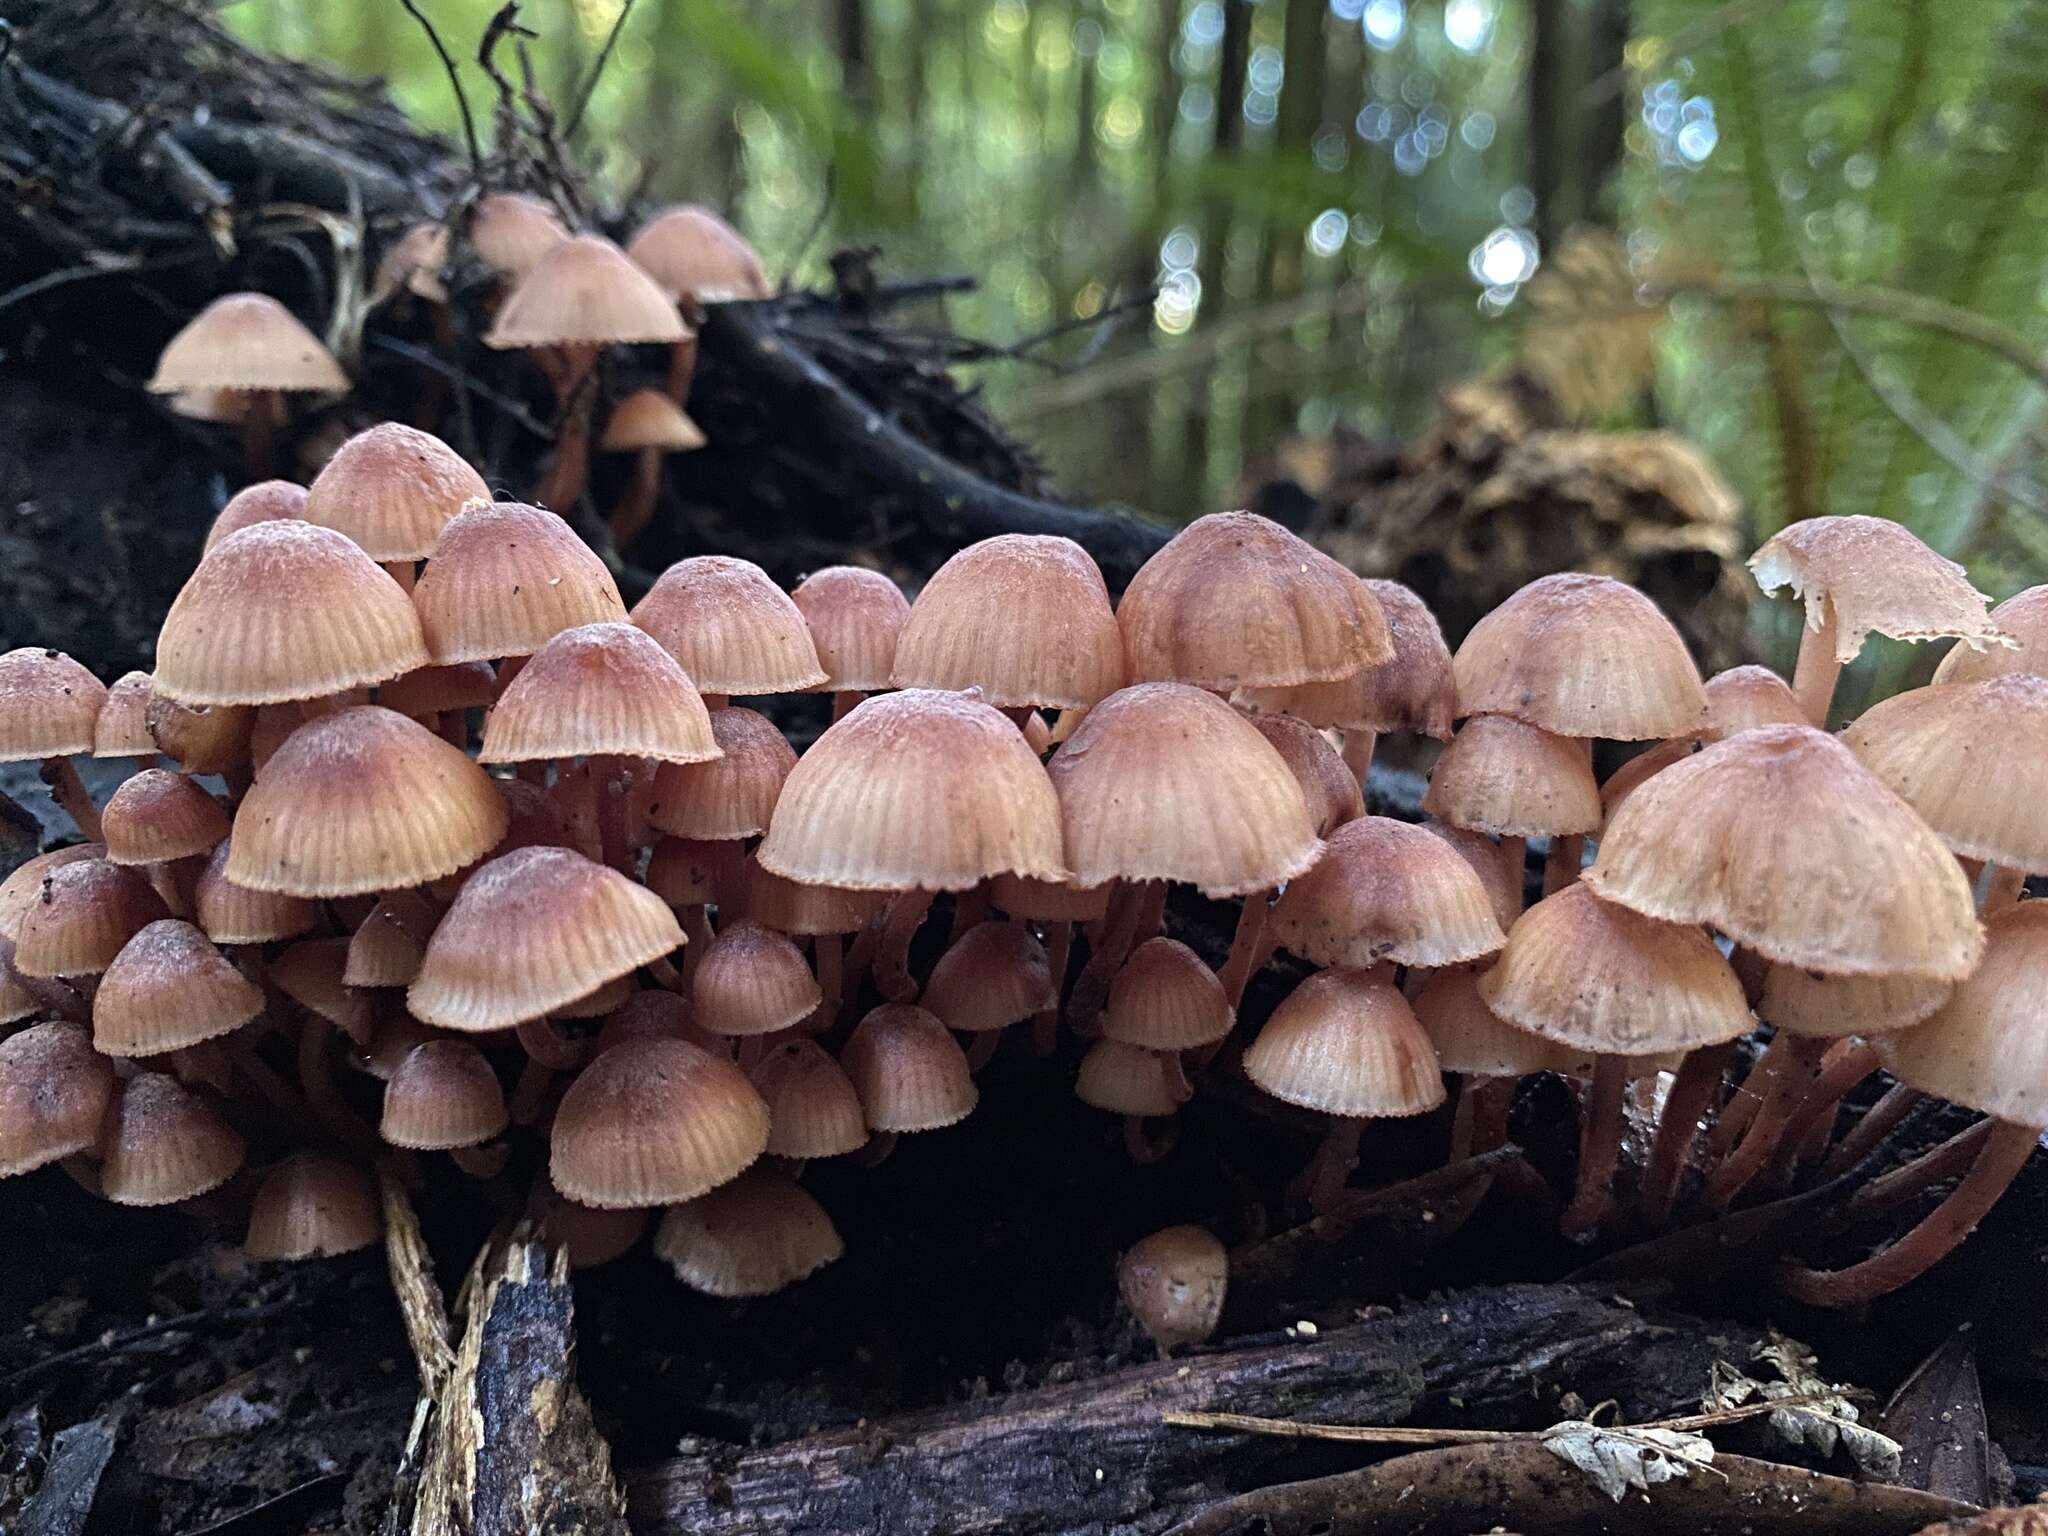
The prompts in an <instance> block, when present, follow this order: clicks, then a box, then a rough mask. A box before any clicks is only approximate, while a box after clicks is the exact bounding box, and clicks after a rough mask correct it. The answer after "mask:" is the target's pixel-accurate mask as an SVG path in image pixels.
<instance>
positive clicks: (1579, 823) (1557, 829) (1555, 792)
mask: <svg viewBox="0 0 2048 1536" xmlns="http://www.w3.org/2000/svg"><path fill="white" fill-rule="evenodd" d="M1422 808H1423V809H1424V810H1425V811H1427V812H1429V814H1430V815H1432V816H1437V817H1441V818H1442V819H1443V820H1445V821H1447V822H1449V823H1450V824H1451V825H1452V826H1454V827H1470V828H1474V829H1476V830H1478V831H1481V832H1490V833H1493V834H1494V835H1495V836H1497V837H1558V836H1572V835H1574V834H1577V833H1581V832H1596V831H1598V830H1599V828H1600V786H1599V785H1598V784H1596V783H1595V782H1594V780H1593V764H1592V761H1591V760H1590V759H1589V758H1588V756H1587V754H1586V744H1585V743H1584V742H1582V741H1572V740H1569V739H1567V738H1565V737H1563V736H1554V735H1552V734H1551V733H1550V732H1549V731H1546V730H1542V729H1540V728H1539V727H1537V726H1533V725H1530V724H1528V723H1527V722H1526V721H1522V720H1517V719H1515V718H1514V717H1513V716H1512V715H1474V716H1473V717H1472V718H1471V719H1469V720H1467V721H1466V722H1465V723H1464V725H1463V726H1461V727H1460V728H1459V730H1458V734H1457V735H1456V736H1455V737H1453V738H1452V739H1451V744H1450V745H1449V746H1447V747H1445V748H1444V749H1443V751H1442V752H1441V753H1439V754H1438V755H1437V760H1436V766H1435V767H1433V768H1432V769H1430V772H1429V792H1428V793H1427V794H1425V795H1424V796H1423V797H1422Z"/></svg>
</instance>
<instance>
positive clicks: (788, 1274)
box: [654, 1168, 846, 1296]
mask: <svg viewBox="0 0 2048 1536" xmlns="http://www.w3.org/2000/svg"><path fill="white" fill-rule="evenodd" d="M844 1252H846V1245H845V1244H844V1243H843V1242H841V1241H840V1239H839V1231H838V1229H837V1228H836V1227H834V1226H833V1225H832V1218H831V1217H830V1216H827V1215H826V1214H825V1208H824V1207H823V1206H822V1205H820V1204H818V1202H817V1201H815V1200H813V1199H812V1198H811V1197H810V1196H809V1195H808V1194H807V1193H805V1192H804V1190H803V1188H802V1187H801V1186H800V1185H798V1184H797V1182H796V1181H795V1180H794V1179H792V1178H790V1177H789V1176H788V1175H787V1174H784V1173H780V1172H767V1171H764V1170H762V1169H759V1168H756V1169H754V1170H753V1171H752V1172H750V1173H744V1174H742V1175H740V1177H738V1178H737V1179H734V1180H733V1181H732V1182H731V1183H730V1184H727V1185H724V1186H722V1187H721V1188H718V1189H714V1190H712V1191H711V1193H709V1194H707V1195H699V1196H698V1197H697V1198H696V1199H695V1200H691V1201H688V1202H686V1203H684V1204H682V1205H675V1206H670V1207H669V1209H668V1210H667V1211H666V1212H664V1213H663V1215H662V1218H661V1225H660V1226H659V1227H656V1228H655V1230H654V1253H655V1257H657V1258H659V1259H660V1260H662V1261H663V1262H664V1263H666V1264H667V1265H668V1266H669V1268H671V1269H673V1270H674V1271H675V1272H676V1278H677V1279H678V1280H680V1281H682V1282H683V1284H685V1285H687V1286H688V1287H689V1288H690V1289H691V1290H693V1291H702V1292H703V1293H704V1294H705V1295H706V1296H772V1295H774V1294H775V1293H776V1292H777V1291H781V1290H787V1289H788V1288H789V1287H790V1286H792V1285H795V1284H796V1283H797V1281H799V1280H801V1279H803V1278H804V1277H805V1276H807V1275H812V1274H815V1273H817V1271H819V1270H821V1269H823V1268H824V1267H825V1266H826V1265H827V1264H830V1263H831V1262H832V1261H833V1260H834V1259H836V1258H838V1257H839V1256H840V1255H841V1254H843V1253H844Z"/></svg>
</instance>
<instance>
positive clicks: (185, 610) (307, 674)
mask: <svg viewBox="0 0 2048 1536" xmlns="http://www.w3.org/2000/svg"><path fill="white" fill-rule="evenodd" d="M426 661H427V651H426V643H425V641H424V639H423V638H422V636H421V633H420V618H419V615H418V614H417V613H416V612H414V611H413V605H412V603H411V602H410V601H409V600H408V599H407V598H406V595H405V589H404V588H403V587H401V586H399V584H398V583H397V582H395V581H393V580H392V579H391V577H390V576H388V575H387V574H385V572H384V571H383V570H381V569H380V568H379V567H378V565H377V563H376V562H375V561H373V560H372V559H371V558H370V557H369V556H368V555H366V554H364V553H363V551H362V550H361V549H360V548H359V547H358V546H357V545H356V544H354V543H353V542H352V541H350V540H349V539H347V538H345V537H343V536H342V535H341V534H338V533H336V532H335V531H334V530H333V529H331V528H321V527H318V526H316V525H314V524H312V523H305V522H286V521H277V522H267V523H257V524H255V525H253V526H252V527H248V528H244V529H243V530H242V531H241V532H240V533H237V534H233V535H231V536H229V537H228V538H225V539H223V540H221V542H220V543H219V544H218V545H216V546H215V548H214V551H213V553H212V554H210V555H208V556H207V557H206V558H205V559H203V560H201V561H200V562H199V565H198V568H197V569H196V570H194V571H193V572H192V575H191V576H190V577H189V578H188V579H187V580H186V582H185V585H184V587H183V588H182V589H181V590H180V591H179V593H178V596H177V598H176V599H175V600H174V601H173V602H172V603H171V610H170V612H169V613H168V614H166V615H165V616H164V625H163V630H162V631H161V633H159V634H158V636H157V642H156V672H155V674H154V686H155V690H156V692H157V693H158V694H160V695H162V696H163V697H165V698H169V699H175V700H176V701H177V702H179V703H181V704H278V703H283V702H285V701H286V700H289V699H316V698H323V697H325V696H326V695H328V694H332V693H342V692H344V691H346V690H348V689H350V688H358V687H362V686H363V685H365V684H368V683H377V682H382V681H383V680H384V679H385V678H387V677H397V676H398V675H399V674H400V673H402V672H410V671H411V670H412V669H413V668H414V667H419V666H424V665H426Z"/></svg>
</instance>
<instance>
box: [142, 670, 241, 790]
mask: <svg viewBox="0 0 2048 1536" xmlns="http://www.w3.org/2000/svg"><path fill="white" fill-rule="evenodd" d="M143 719H144V721H145V722H146V723H147V724H148V726H149V734H150V735H151V736H152V737H154V738H155V740H156V745H157V750H158V751H159V752H161V753H163V755H164V756H165V757H168V758H169V759H170V760H171V761H172V762H174V763H176V764H177V765H178V766H179V767H180V768H182V769H184V770H185V772H187V773H230V772H233V771H236V770H238V769H240V768H241V767H242V766H243V765H244V764H245V763H246V762H247V761H248V758H249V742H250V738H251V737H252V736H253V735H254V733H255V729H256V711H255V709H254V707H253V706H251V705H248V704H199V705H185V704H180V703H179V702H178V701H177V700H176V699H167V698H165V697H164V696H163V695H162V694H161V693H158V692H157V691H156V688H155V682H154V679H152V681H151V687H150V695H149V708H148V709H147V710H146V711H145V712H144V714H143Z"/></svg>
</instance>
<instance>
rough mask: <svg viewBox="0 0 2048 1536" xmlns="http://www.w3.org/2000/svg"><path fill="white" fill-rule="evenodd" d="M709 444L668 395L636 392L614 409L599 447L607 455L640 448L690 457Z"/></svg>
mask: <svg viewBox="0 0 2048 1536" xmlns="http://www.w3.org/2000/svg"><path fill="white" fill-rule="evenodd" d="M706 441H707V439H706V438H705V436H704V429H703V428H702V427H700V426H698V425H697V423H696V422H694V421H692V420H690V418H689V416H688V414H687V413H685V412H684V410H683V408H682V407H681V406H680V405H677V404H676V403H675V401H673V400H671V399H669V397H668V396H667V395H664V394H663V393H662V392H661V391H660V390H658V389H636V390H634V391H633V393H631V394H630V395H628V396H626V398H625V399H623V400H621V401H620V402H619V403H618V404H617V405H615V406H613V407H612V413H611V415H609V416H607V417H606V418H605V423H604V436H603V437H601V438H599V439H598V444H597V446H598V447H600V448H602V449H603V450H604V451H605V452H606V453H629V452H632V451H634V450H636V449H640V448H656V449H659V450H661V451H662V452H664V453H688V452H690V451H691V450H692V449H696V448H702V447H703V446H704V444H705V442H706Z"/></svg>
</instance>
